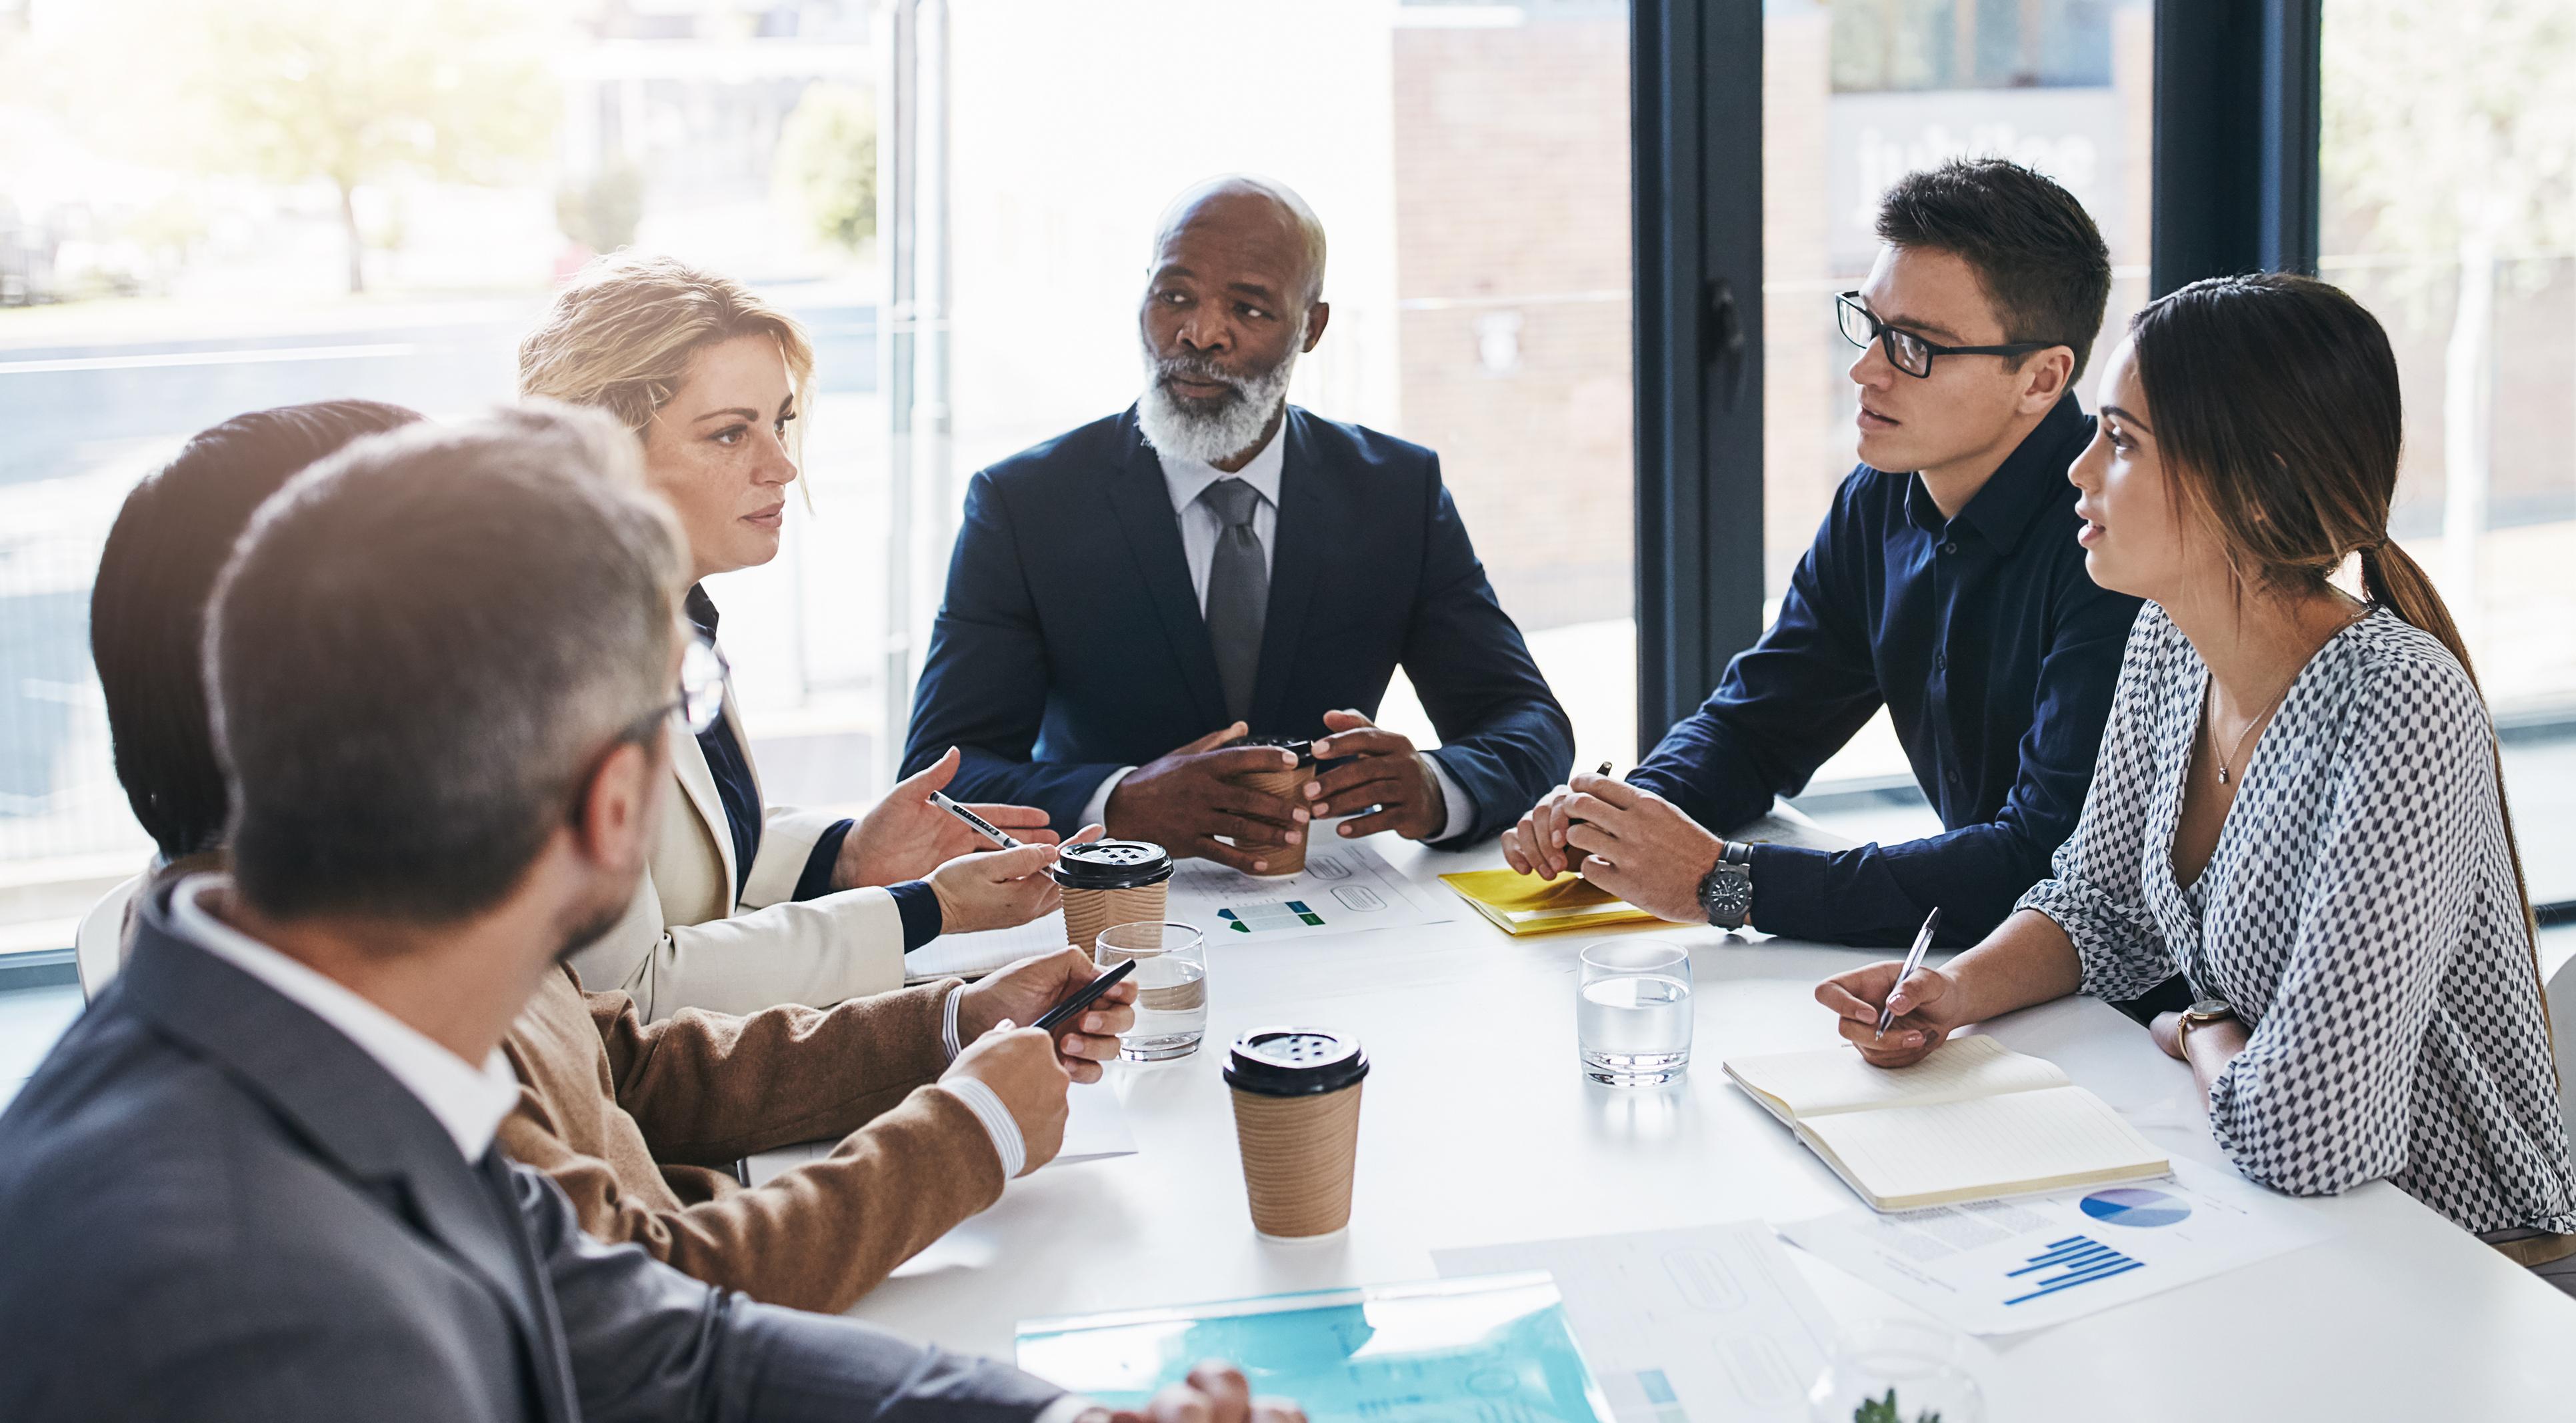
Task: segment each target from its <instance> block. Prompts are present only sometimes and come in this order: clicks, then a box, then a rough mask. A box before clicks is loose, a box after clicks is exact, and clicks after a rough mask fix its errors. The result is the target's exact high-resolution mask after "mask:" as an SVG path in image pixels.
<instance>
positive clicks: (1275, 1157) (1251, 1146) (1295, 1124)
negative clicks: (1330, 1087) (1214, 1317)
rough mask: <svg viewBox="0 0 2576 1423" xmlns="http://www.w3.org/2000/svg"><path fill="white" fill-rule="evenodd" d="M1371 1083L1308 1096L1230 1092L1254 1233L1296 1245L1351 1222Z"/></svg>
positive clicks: (1231, 1089)
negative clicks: (1365, 1093)
mask: <svg viewBox="0 0 2576 1423" xmlns="http://www.w3.org/2000/svg"><path fill="white" fill-rule="evenodd" d="M1367 1085H1368V1084H1367V1083H1365V1082H1354V1083H1352V1084H1351V1085H1350V1086H1348V1087H1345V1088H1342V1089H1341V1090H1340V1091H1338V1092H1327V1093H1323V1094H1321V1095H1316V1096H1304V1097H1269V1096H1263V1095H1261V1094H1258V1093H1253V1092H1246V1091H1244V1090H1243V1089H1242V1088H1239V1087H1230V1088H1228V1089H1227V1091H1228V1092H1229V1093H1230V1094H1231V1095H1232V1096H1233V1097H1234V1138H1235V1143H1236V1145H1237V1146H1238V1147H1240V1148H1241V1150H1242V1152H1243V1188H1244V1193H1245V1194H1246V1195H1247V1196H1249V1197H1250V1198H1251V1202H1252V1227H1253V1229H1255V1230H1258V1231H1260V1232H1261V1233H1262V1234H1264V1235H1275V1236H1281V1237H1285V1238H1289V1239H1296V1238H1299V1237H1304V1236H1314V1235H1330V1234H1331V1233H1333V1232H1334V1231H1337V1230H1339V1229H1341V1228H1342V1227H1343V1226H1345V1225H1348V1224H1350V1220H1351V1177H1352V1173H1353V1172H1354V1171H1355V1170H1356V1169H1357V1166H1358V1164H1359V1145H1360V1093H1361V1091H1362V1090H1363V1089H1364V1088H1365V1087H1366V1086H1367Z"/></svg>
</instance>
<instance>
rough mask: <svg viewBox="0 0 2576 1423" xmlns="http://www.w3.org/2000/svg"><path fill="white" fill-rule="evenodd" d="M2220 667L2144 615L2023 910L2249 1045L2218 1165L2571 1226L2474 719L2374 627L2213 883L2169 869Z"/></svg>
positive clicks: (2475, 1216)
mask: <svg viewBox="0 0 2576 1423" xmlns="http://www.w3.org/2000/svg"><path fill="white" fill-rule="evenodd" d="M2208 677H2209V669H2208V668H2207V667H2206V666H2205V665H2204V664H2203V663H2202V662H2201V660H2200V657H2199V655H2198V654H2197V653H2195V652H2194V651H2193V650H2192V647H2191V643H2190V641H2189V640H2188V639H2186V638H2185V637H2184V636H2183V635H2182V632H2181V631H2180V630H2179V629H2177V628H2176V627H2175V626H2174V624H2173V620H2172V619H2171V618H2169V617H2167V616H2166V615H2165V611H2164V609H2162V608H2160V607H2158V606H2157V605H2155V604H2153V603H2149V604H2148V605H2147V606H2146V610H2145V611H2144V612H2142V613H2140V614H2139V615H2138V623H2137V626H2136V627H2135V628H2134V629H2133V630H2132V631H2131V632H2130V634H2129V648H2128V652H2127V654H2126V657H2125V658H2124V660H2123V661H2122V663H2121V667H2120V683H2119V689H2118V691H2117V692H2116V693H2115V694H2114V698H2113V701H2112V706H2111V720H2110V724H2109V726H2108V727H2107V728H2106V729H2105V731H2104V733H2103V736H2102V754H2101V758H2100V762H2099V764H2098V765H2097V766H2096V768H2095V771H2094V775H2093V789H2092V792H2091V794H2090V795H2089V796H2088V797H2087V798H2086V800H2085V803H2084V814H2083V818H2082V820H2081V821H2080V822H2079V823H2078V824H2077V826H2076V830H2075V834H2074V836H2073V838H2071V839H2069V840H2068V841H2067V842H2066V843H2065V844H2064V845H2063V846H2061V847H2059V849H2058V851H2057V858H2056V861H2055V865H2054V871H2055V877H2054V878H2052V879H2048V880H2043V881H2041V882H2040V884H2039V885H2038V886H2037V887H2035V888H2033V889H2032V890H2031V891H2030V893H2028V894H2026V895H2024V896H2022V899H2021V904H2020V907H2022V908H2025V909H2036V910H2038V911H2040V912H2041V913H2043V914H2045V915H2047V916H2048V917H2049V918H2051V919H2053V920H2055V921H2057V923H2058V924H2059V925H2060V926H2061V927H2063V928H2064V929H2065V930H2066V933H2067V935H2068V937H2070V938H2072V939H2073V940H2074V941H2075V950H2076V952H2077V954H2079V955H2080V956H2081V957H2082V959H2083V962H2084V991H2085V992H2087V993H2090V994H2093V995H2095V996H2097V997H2102V998H2134V997H2136V996H2138V995H2140V994H2142V993H2145V992H2146V991H2147V990H2149V989H2151V988H2153V987H2155V986H2156V985H2157V984H2158V983H2161V982H2163V981H2164V980H2165V979H2166V978H2168V977H2170V976H2172V975H2173V974H2174V973H2176V972H2179V973H2181V974H2183V975H2184V976H2185V977H2186V978H2187V979H2189V980H2190V982H2191V985H2192V987H2193V989H2194V990H2195V991H2196V992H2198V993H2199V994H2200V995H2201V996H2203V997H2216V998H2223V999H2225V1000H2226V1001H2227V1002H2228V1003H2230V1004H2232V1005H2234V1007H2235V1009H2236V1013H2237V1016H2238V1017H2239V1018H2240V1019H2242V1020H2243V1021H2244V1022H2245V1024H2246V1025H2247V1028H2248V1030H2249V1032H2250V1035H2251V1037H2250V1041H2249V1042H2248V1043H2247V1045H2246V1048H2245V1050H2244V1051H2243V1052H2241V1053H2239V1054H2238V1055H2237V1057H2236V1059H2235V1061H2233V1062H2231V1063H2229V1064H2228V1066H2227V1069H2226V1071H2225V1072H2223V1073H2222V1074H2220V1076H2219V1078H2218V1081H2217V1082H2216V1084H2214V1085H2213V1086H2212V1087H2211V1089H2210V1093H2209V1123H2210V1128H2211V1130H2212V1131H2213V1132H2215V1133H2216V1135H2217V1138H2218V1142H2219V1145H2220V1146H2222V1147H2224V1148H2225V1149H2226V1151H2227V1154H2228V1156H2229V1157H2230V1158H2231V1159H2232V1160H2234V1161H2235V1163H2236V1165H2237V1167H2238V1168H2239V1169H2241V1170H2242V1171H2244V1173H2245V1174H2246V1175H2247V1176H2250V1177H2252V1178H2253V1179H2255V1180H2257V1181H2260V1182H2263V1183H2264V1184H2266V1185H2269V1186H2273V1187H2275V1188H2278V1189H2280V1190H2283V1191H2288V1192H2291V1193H2293V1194H2297V1195H2332V1194H2335V1193H2337V1192H2340V1191H2345V1190H2349V1189H2350V1188H2352V1187H2354V1186H2357V1185H2360V1184H2362V1183H2363V1182H2366V1181H2373V1180H2377V1179H2378V1178H2380V1177H2383V1176H2385V1177H2388V1178H2390V1179H2391V1180H2394V1181H2395V1182H2396V1183H2397V1185H2398V1186H2399V1187H2401V1188H2403V1189H2404V1190H2405V1191H2406V1192H2407V1193H2408V1194H2409V1195H2412V1196H2414V1197H2415V1198H2416V1199H2417V1200H2420V1201H2422V1202H2423V1203H2424V1204H2426V1205H2428V1206H2431V1207H2432V1208H2433V1209H2435V1210H2437V1211H2440V1212H2441V1213H2442V1214H2444V1215H2446V1216H2449V1217H2450V1218H2451V1219H2452V1220H2454V1221H2457V1222H2458V1223H2459V1224H2460V1225H2462V1226H2464V1227H2466V1228H2467V1229H2469V1230H2472V1231H2489V1230H2501V1229H2507V1228H2511V1227H2518V1226H2520V1227H2536V1228H2539V1229H2544V1230H2551V1231H2576V1174H2572V1173H2571V1171H2570V1167H2569V1161H2568V1145H2567V1133H2566V1129H2565V1127H2564V1125H2563V1124H2562V1123H2561V1120H2560V1118H2559V1114H2558V1101H2557V1096H2556V1091H2555V1087H2554V1080H2553V1078H2552V1075H2551V1070H2550V1057H2549V1034H2548V1032H2547V1030H2546V1029H2545V1027H2544V1026H2543V1019H2542V1017H2541V1012H2540V997H2539V992H2538V986H2537V984H2536V983H2535V981H2534V970H2533V965H2532V959H2531V948H2530V943H2529V940H2528V939H2527V938H2526V937H2525V935H2524V930H2523V920H2522V908H2521V901H2520V899H2519V897H2518V896H2517V895H2516V893H2515V891H2514V880H2513V866H2512V863H2511V861H2510V859H2509V858H2508V857H2507V854H2506V850H2505V838H2504V821H2503V817H2502V814H2501V813H2500V811H2499V808H2498V804H2497V799H2496V783H2495V762H2494V753H2493V750H2492V748H2493V745H2494V742H2493V736H2494V733H2493V731H2492V730H2491V729H2490V727H2489V725H2488V721H2487V712H2486V706H2485V703H2484V702H2482V701H2481V700H2480V699H2479V697H2478V693H2477V689H2476V688H2475V687H2474V686H2472V685H2471V684H2470V682H2469V678H2468V674H2467V673H2466V672H2464V671H2462V670H2461V667H2460V664H2459V662H2458V661H2457V660H2456V659H2455V658H2453V657H2452V656H2451V654H2450V653H2449V651H2447V650H2446V649H2445V648H2444V647H2443V646H2442V644H2441V643H2440V642H2439V641H2438V640H2436V639H2435V638H2433V637H2432V636H2431V635H2429V634H2427V633H2424V632H2422V631H2420V630H2418V629H2416V628H2414V627H2411V626H2409V625H2408V624H2407V623H2406V622H2405V621H2404V620H2402V619H2400V618H2399V617H2397V616H2396V614H2394V613H2393V612H2390V611H2389V610H2387V609H2385V608H2373V609H2372V610H2371V611H2370V614H2369V615H2368V616H2366V617H2364V618H2362V619H2361V620H2360V621H2359V622H2356V623H2354V624H2353V625H2352V626H2351V627H2348V628H2346V629H2345V630H2344V631H2343V632H2341V633H2339V634H2337V635H2336V636H2335V637H2334V638H2333V639H2332V640H2331V641H2329V642H2328V643H2327V644H2326V645H2325V647H2324V648H2323V649H2322V650H2320V651H2319V652H2318V653H2317V655H2316V656H2315V658H2314V659H2312V660H2311V661H2310V662H2309V663H2308V665H2307V667H2306V668H2305V669H2304V670H2303V671H2301V672H2300V673H2299V676H2298V679H2297V680H2296V681H2295V682H2294V683H2293V684H2292V685H2291V688H2290V692H2289V695H2288V696H2287V697H2286V698H2284V699H2283V701H2282V702H2281V705H2280V709H2279V711H2278V712H2277V713H2276V714H2275V715H2274V717H2273V719H2272V724H2271V726H2270V727H2269V728H2268V729H2266V730H2265V731H2264V733H2263V735H2262V739H2261V740H2260V741H2258V742H2256V743H2255V747H2254V752H2253V757H2252V759H2251V760H2250V761H2249V762H2248V763H2247V764H2246V766H2245V768H2244V772H2243V775H2242V778H2241V779H2240V780H2239V781H2238V783H2237V792H2236V803H2235V805H2234V806H2233V807H2232V808H2231V809H2230V810H2229V812H2228V816H2227V821H2226V825H2225V827H2224V828H2223V829H2222V830H2221V831H2220V833H2219V837H2218V846H2217V850H2216V852H2215V853H2214V854H2213V855H2212V856H2211V857H2210V861H2209V866H2208V868H2207V869H2205V870H2203V871H2202V872H2201V876H2200V878H2199V879H2198V880H2197V881H2195V882H2194V883H2193V884H2192V886H2191V888H2189V889H2185V888H2183V887H2182V886H2181V885H2179V884H2177V883H2176V882H2175V879H2174V873H2173V856H2172V846H2173V838H2174V826H2175V822H2176V820H2177V818H2178V817H2179V815H2180V812H2181V805H2182V789H2183V780H2184V777H2185V775H2186V774H2187V773H2188V771H2189V769H2190V764H2191V755H2192V746H2193V742H2194V741H2195V740H2196V739H2197V738H2198V736H2199V732H2200V707H2201V697H2202V692H2203V688H2204V687H2205V686H2206V684H2207V682H2208Z"/></svg>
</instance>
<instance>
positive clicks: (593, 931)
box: [555, 888, 635, 964]
mask: <svg viewBox="0 0 2576 1423" xmlns="http://www.w3.org/2000/svg"><path fill="white" fill-rule="evenodd" d="M634 902H635V900H634V894H633V892H632V890H631V888H630V890H629V892H628V893H627V895H625V896H624V897H623V898H620V899H618V900H617V901H616V902H615V903H613V904H612V903H607V902H605V901H603V902H602V903H601V904H600V905H599V907H597V908H596V909H592V910H589V911H587V912H586V913H584V914H583V916H582V917H581V918H578V919H575V920H573V921H572V923H571V927H570V928H568V929H566V930H565V931H564V936H563V943H562V945H561V946H560V947H558V948H557V949H556V950H555V962H556V963H558V964H562V963H570V962H571V961H572V958H573V956H574V955H575V954H578V953H580V952H581V951H582V950H584V949H586V948H589V947H590V946H591V945H593V944H596V943H598V942H599V941H600V940H602V939H605V938H607V937H608V935H609V933H610V932H611V931H612V930H614V929H615V928H616V927H617V926H618V925H620V924H622V923H625V922H626V911H627V910H628V909H630V908H632V907H633V906H634Z"/></svg>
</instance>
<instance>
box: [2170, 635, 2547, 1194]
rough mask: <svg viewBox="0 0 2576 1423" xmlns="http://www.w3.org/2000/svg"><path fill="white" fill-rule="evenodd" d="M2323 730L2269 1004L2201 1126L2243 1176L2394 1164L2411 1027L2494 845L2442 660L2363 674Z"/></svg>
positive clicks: (2276, 1180)
mask: <svg viewBox="0 0 2576 1423" xmlns="http://www.w3.org/2000/svg"><path fill="white" fill-rule="evenodd" d="M2338 730H2339V731H2340V733H2341V734H2340V735H2339V736H2337V737H2336V738H2335V744H2333V745H2332V746H2331V747H2319V748H2316V750H2317V751H2319V752H2320V753H2322V754H2331V755H2332V756H2334V757H2335V758H2336V771H2335V774H2334V776H2333V778H2332V780H2331V781H2330V782H2329V783H2328V784H2327V785H2326V787H2325V788H2324V790H2323V792H2322V797H2321V800H2322V804H2321V807H2320V813H2321V815H2322V823H2321V824H2320V825H2319V826H2318V828H2317V829H2316V830H2315V832H2314V837H2313V839H2303V840H2302V837H2301V830H2302V829H2303V827H2295V826H2288V825H2283V826H2266V825H2263V824H2261V823H2259V822H2258V823H2257V824H2256V825H2255V826H2253V827H2249V828H2250V829H2255V830H2260V831H2265V832H2267V833H2266V835H2265V838H2266V840H2267V841H2269V840H2273V839H2275V838H2279V839H2284V840H2302V843H2305V844H2306V845H2307V846H2308V847H2309V849H2308V853H2307V860H2308V864H2307V868H2306V872H2305V875H2304V876H2303V880H2304V885H2305V889H2304V892H2303V893H2302V894H2301V895H2300V896H2299V897H2298V899H2297V902H2296V903H2295V904H2285V905H2283V906H2282V910H2283V912H2282V913H2281V914H2280V915H2279V916H2277V918H2276V919H2273V920H2269V921H2258V922H2262V923H2266V924H2267V925H2268V924H2269V923H2277V924H2278V925H2279V926H2280V929H2281V931H2282V932H2283V933H2285V934H2288V935H2290V936H2292V942H2291V946H2290V949H2289V952H2288V954H2287V955H2286V958H2287V961H2288V962H2287V967H2286V968H2285V969H2284V971H2283V973H2282V975H2281V980H2280V984H2279V987H2277V988H2276V989H2275V990H2274V991H2273V992H2272V994H2271V1008H2270V1010H2269V1011H2268V1012H2266V1013H2264V1015H2263V1017H2262V1021H2260V1022H2259V1023H2256V1024H2254V1025H2253V1033H2252V1035H2251V1037H2250V1038H2249V1039H2248V1041H2247V1043H2246V1045H2245V1050H2244V1051H2243V1052H2240V1053H2238V1054H2237V1055H2236V1057H2235V1059H2234V1060H2233V1061H2231V1062H2230V1063H2228V1065H2227V1068H2226V1070H2225V1071H2223V1072H2221V1073H2220V1074H2219V1076H2218V1080H2217V1081H2216V1082H2214V1083H2212V1084H2211V1085H2210V1090H2209V1126H2210V1131H2211V1133H2212V1134H2213V1135H2214V1136H2216V1137H2217V1139H2218V1144H2219V1145H2220V1146H2221V1147H2224V1148H2225V1149H2226V1151H2227V1154H2228V1157H2229V1159H2231V1160H2233V1161H2234V1162H2235V1163H2236V1165H2237V1168H2238V1169H2239V1170H2242V1171H2243V1172H2244V1173H2245V1174H2246V1175H2247V1176H2249V1177H2251V1178H2253V1179H2254V1180H2256V1181H2260V1182H2262V1183H2263V1184H2265V1185H2267V1186H2271V1187H2274V1188H2275V1189H2278V1190H2282V1191H2288V1192H2291V1193H2293V1194H2297V1195H2332V1194H2335V1193H2337V1192H2341V1191H2346V1190H2349V1189H2351V1188H2352V1187H2354V1186H2358V1185H2360V1184H2362V1183H2363V1182H2366V1181H2374V1180H2377V1179H2379V1178H2380V1177H2383V1176H2387V1175H2391V1174H2393V1173H2395V1172H2397V1171H2398V1170H2399V1169H2400V1168H2402V1167H2404V1166H2405V1165H2406V1162H2407V1156H2408V1141H2409V1137H2410V1134H2411V1132H2412V1129H2413V1124H2414V1110H2413V1098H2414V1089H2415V1082H2416V1078H2417V1075H2418V1073H2419V1071H2420V1068H2421V1063H2422V1059H2423V1043H2424V1035H2425V1032H2426V1030H2427V1028H2428V1027H2429V1025H2430V1024H2431V1022H2432V1019H2433V1014H2434V1011H2435V1008H2436V1006H2437V1004H2438V1001H2439V997H2440V989H2441V983H2442V977H2443V975H2444V974H2445V973H2446V972H2447V971H2448V970H2449V966H2450V963H2451V959H2452V956H2453V954H2454V952H2455V951H2456V948H2457V946H2458V944H2459V942H2460V939H2461V936H2462V935H2463V934H2464V933H2465V932H2466V929H2465V926H2466V925H2467V924H2469V923H2470V922H2471V919H2472V914H2471V909H2472V903H2471V900H2472V897H2473V896H2474V895H2475V894H2476V893H2477V892H2478V886H2479V885H2480V884H2481V883H2482V882H2483V879H2482V876H2481V875H2480V873H2479V865H2478V857H2479V856H2480V855H2483V854H2488V853H2493V852H2494V851H2495V849H2496V847H2495V846H2494V845H2493V844H2491V843H2490V837H2489V832H2490V831H2491V829H2492V826H2493V824H2494V820H2493V817H2494V815H2495V811H2494V806H2495V804H2496V790H2495V760H2494V750H2493V745H2494V743H2493V741H2492V740H2491V739H2490V733H2489V732H2488V730H2487V721H2486V713H2485V708H2484V706H2483V705H2482V704H2481V702H2480V701H2479V699H2478V694H2477V691H2476V689H2475V688H2474V687H2472V686H2471V685H2470V684H2469V681H2468V678H2467V676H2466V674H2464V673H2462V672H2461V671H2460V669H2459V667H2458V665H2457V664H2454V663H2447V662H2445V663H2438V664H2437V663H2434V662H2432V661H2430V660H2426V661H2423V662H2420V663H2417V664H2414V665H2410V666H2407V667H2404V668H2402V669H2398V670H2395V671H2393V672H2392V673H2390V674H2389V675H2384V676H2381V677H2377V678H2373V679H2372V680H2371V681H2369V682H2367V683H2365V684H2364V685H2363V687H2362V689H2361V691H2360V693H2359V694H2358V695H2357V696H2356V697H2355V699H2354V702H2353V706H2352V710H2351V712H2350V714H2349V715H2348V717H2347V718H2346V719H2345V722H2344V725H2343V726H2342V727H2340V728H2338Z"/></svg>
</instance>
